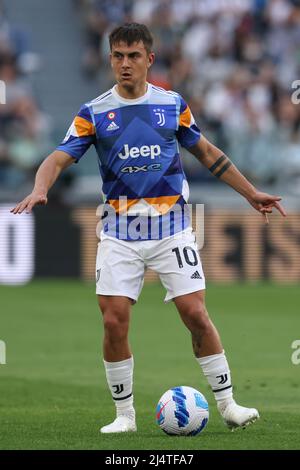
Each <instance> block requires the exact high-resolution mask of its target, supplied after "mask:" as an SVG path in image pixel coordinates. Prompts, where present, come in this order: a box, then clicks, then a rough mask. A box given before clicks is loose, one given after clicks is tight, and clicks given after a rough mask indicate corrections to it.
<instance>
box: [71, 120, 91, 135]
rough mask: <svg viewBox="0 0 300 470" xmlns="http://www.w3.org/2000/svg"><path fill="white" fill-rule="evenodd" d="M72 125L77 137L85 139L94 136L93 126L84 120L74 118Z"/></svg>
mask: <svg viewBox="0 0 300 470" xmlns="http://www.w3.org/2000/svg"><path fill="white" fill-rule="evenodd" d="M74 125H75V128H76V132H77V134H78V137H86V136H88V135H94V134H95V126H94V124H93V123H92V122H90V121H87V120H86V119H84V118H82V117H80V116H76V117H75V119H74Z"/></svg>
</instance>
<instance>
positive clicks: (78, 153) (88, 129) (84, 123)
mask: <svg viewBox="0 0 300 470" xmlns="http://www.w3.org/2000/svg"><path fill="white" fill-rule="evenodd" d="M95 138H96V130H95V126H94V124H93V121H92V117H91V113H90V110H89V108H88V107H87V106H86V105H83V106H82V107H81V108H80V110H79V112H78V114H77V115H76V116H75V118H74V120H73V122H72V124H71V126H70V127H69V129H68V132H67V134H66V136H65V138H64V140H63V141H62V143H61V144H60V145H59V146H58V147H57V149H56V150H62V151H63V152H66V153H68V154H69V155H71V157H73V158H75V160H76V162H75V163H77V162H78V161H79V160H80V159H81V157H82V156H83V155H84V154H85V152H86V151H87V150H88V148H89V147H90V146H91V145H92V144H94V143H95Z"/></svg>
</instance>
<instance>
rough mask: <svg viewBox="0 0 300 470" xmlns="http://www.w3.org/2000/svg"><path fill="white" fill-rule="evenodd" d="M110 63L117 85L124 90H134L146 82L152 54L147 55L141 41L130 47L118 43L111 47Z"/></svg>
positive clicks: (152, 59) (152, 58) (123, 43)
mask: <svg viewBox="0 0 300 470" xmlns="http://www.w3.org/2000/svg"><path fill="white" fill-rule="evenodd" d="M110 61H111V66H112V69H113V72H114V75H115V78H116V80H117V83H118V85H119V86H121V87H123V88H125V89H134V88H136V87H137V86H140V85H142V84H144V83H145V82H146V80H147V73H148V69H149V67H151V65H152V64H153V61H154V53H153V52H150V53H148V52H147V50H146V49H145V46H144V43H143V42H142V41H139V42H135V43H133V44H131V45H130V46H128V44H126V43H125V42H120V43H118V44H114V45H113V46H112V51H111V54H110Z"/></svg>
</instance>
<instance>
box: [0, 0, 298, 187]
mask: <svg viewBox="0 0 300 470" xmlns="http://www.w3.org/2000/svg"><path fill="white" fill-rule="evenodd" d="M71 4H72V8H74V9H75V11H76V13H77V14H78V16H79V18H80V21H81V24H82V25H83V31H84V34H82V31H81V32H80V31H79V32H78V34H82V40H83V41H84V44H85V49H84V54H83V56H82V57H81V62H80V67H81V68H79V70H78V73H82V74H84V77H85V79H86V80H98V81H99V94H100V93H102V92H104V91H105V90H106V88H104V89H103V88H102V87H103V86H104V85H105V86H106V87H109V86H111V85H112V84H113V77H112V75H111V72H110V68H109V63H108V59H107V58H108V53H109V46H108V34H109V32H110V31H111V30H112V28H114V27H115V26H116V25H119V24H121V23H124V22H128V21H129V22H131V21H137V22H142V23H145V24H147V25H148V26H149V28H150V30H151V32H152V34H153V36H154V50H155V52H156V62H155V65H154V66H153V67H152V69H151V73H150V76H149V81H150V82H152V83H155V84H156V85H159V86H162V87H164V88H167V89H173V90H175V91H177V92H179V93H181V94H182V95H183V97H184V98H185V100H186V101H187V102H188V103H189V104H190V106H191V108H192V111H193V114H194V117H195V119H196V121H197V123H198V125H199V127H200V128H201V130H202V131H203V133H204V134H205V135H206V136H207V137H208V138H209V139H210V140H211V141H212V142H213V143H215V144H216V145H217V146H220V147H221V148H222V149H223V150H224V151H225V152H226V153H227V155H228V156H229V157H230V158H231V160H232V161H234V162H235V163H236V164H237V165H238V167H239V169H240V170H241V171H242V172H243V173H244V174H245V175H246V176H248V177H249V178H250V179H251V181H253V182H254V183H255V184H258V185H276V184H284V185H288V187H289V188H293V187H295V188H296V187H297V188H300V105H296V104H293V102H292V100H291V96H292V93H293V91H294V90H293V89H292V83H293V82H294V81H295V80H297V79H300V0H72V3H71ZM31 46H32V47H33V48H34V45H31ZM37 63H38V60H37V58H35V57H34V54H33V53H32V52H31V50H30V46H29V45H28V41H27V37H26V34H25V32H24V31H22V30H19V29H16V28H14V26H13V25H11V24H10V23H9V21H8V20H7V18H5V16H4V15H3V14H2V12H1V9H0V80H4V81H5V83H6V85H7V105H6V106H2V105H0V185H1V184H16V181H17V184H20V183H22V181H21V180H22V177H24V178H26V177H27V175H28V174H30V172H31V174H32V172H33V171H34V170H35V168H36V165H37V164H38V163H39V162H40V160H41V159H42V158H44V157H45V156H46V153H45V152H46V150H47V148H48V147H49V146H50V144H51V125H50V123H51V121H50V120H49V118H48V117H47V116H46V115H45V114H44V113H42V112H41V110H40V109H39V106H38V104H37V102H36V100H35V98H34V93H33V91H32V89H31V87H30V75H31V74H32V73H34V69H35V67H36V66H37ZM103 77H105V78H106V80H105V83H104V82H103ZM100 83H101V87H100ZM100 88H101V89H100ZM91 98H93V97H91ZM80 104H81V103H78V105H80ZM56 144H58V142H57V143H56V142H55V144H54V147H55V145H56ZM184 162H185V169H186V173H187V176H188V179H189V180H190V181H192V182H193V181H194V182H196V181H200V180H201V181H210V182H214V178H213V177H211V175H210V174H209V173H208V172H207V170H205V169H202V168H201V166H200V165H199V163H198V162H197V161H196V160H195V159H194V158H193V157H192V156H190V157H189V158H185V157H184ZM16 172H17V173H18V177H19V178H20V181H18V178H16ZM28 172H29V173H28Z"/></svg>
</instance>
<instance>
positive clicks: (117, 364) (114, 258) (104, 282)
mask: <svg viewBox="0 0 300 470" xmlns="http://www.w3.org/2000/svg"><path fill="white" fill-rule="evenodd" d="M135 246H136V245H135V243H134V242H131V243H129V242H125V241H121V240H117V239H111V238H102V241H101V243H100V244H99V247H98V253H97V260H96V279H97V282H96V285H97V288H96V293H97V294H98V301H99V307H100V310H101V312H102V317H103V324H104V343H103V354H104V366H105V372H106V377H107V382H108V385H109V388H110V391H111V394H112V398H113V400H114V403H115V406H116V414H117V417H116V420H115V421H114V422H113V423H111V424H109V425H108V426H104V427H102V428H101V432H103V433H115V432H124V431H135V430H136V423H135V411H134V407H133V393H132V389H133V365H134V363H133V356H132V353H131V349H130V345H129V342H128V329H129V321H130V312H131V306H132V303H134V302H135V301H136V300H137V299H138V297H139V294H140V291H141V289H142V285H143V280H144V263H143V260H142V258H141V257H140V256H139V252H138V249H136V248H135Z"/></svg>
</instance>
